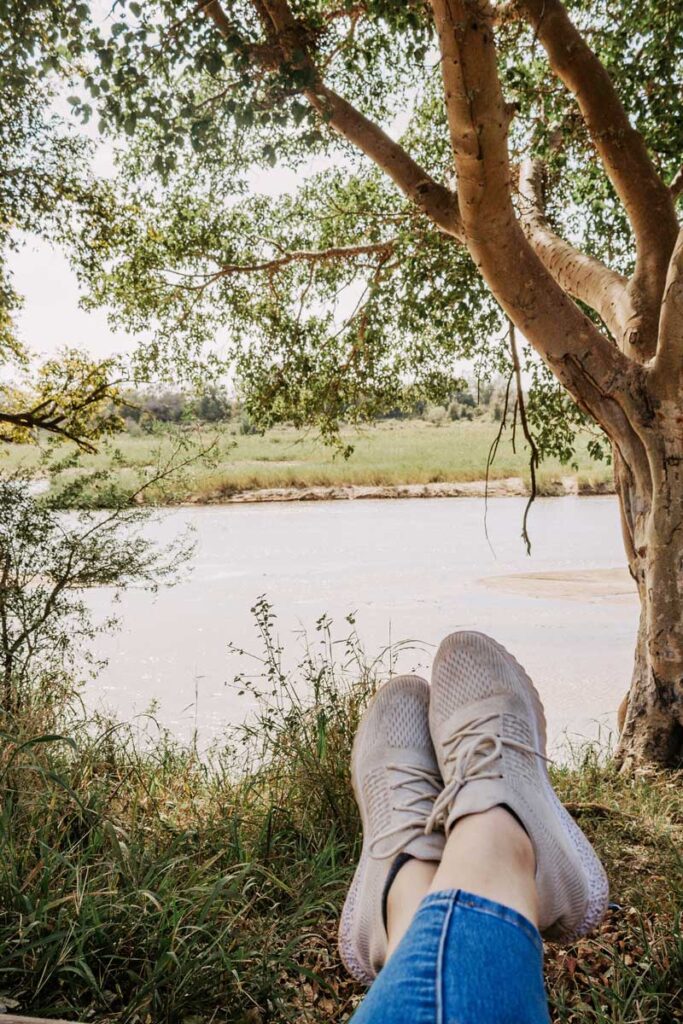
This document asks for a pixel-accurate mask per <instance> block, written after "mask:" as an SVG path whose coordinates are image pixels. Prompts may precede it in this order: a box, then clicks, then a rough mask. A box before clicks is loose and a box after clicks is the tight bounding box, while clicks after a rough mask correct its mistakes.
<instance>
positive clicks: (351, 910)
mask: <svg viewBox="0 0 683 1024" xmlns="http://www.w3.org/2000/svg"><path fill="white" fill-rule="evenodd" d="M406 682H410V684H411V687H414V686H415V685H416V684H417V685H418V686H419V687H420V689H424V691H425V694H426V696H427V699H429V683H428V682H427V680H426V679H423V678H422V677H421V676H396V677H395V678H394V679H390V680H389V681H388V682H387V683H385V684H384V686H382V687H380V689H379V690H378V691H377V693H376V694H375V695H374V697H373V698H372V700H371V701H370V703H369V704H368V706H367V708H366V709H365V713H364V715H363V718H362V720H361V723H360V725H359V727H358V731H357V732H356V736H355V739H354V741H353V748H352V750H351V783H352V785H353V792H354V794H355V797H356V803H357V804H358V809H359V811H360V816H361V822H362V825H363V846H362V848H361V855H360V859H359V861H358V866H357V868H356V870H355V873H354V876H353V880H352V882H351V886H350V888H349V891H348V893H347V895H346V899H345V900H344V906H343V908H342V912H341V917H340V919H339V938H338V946H339V955H340V956H341V958H342V961H343V963H344V966H345V967H346V969H347V971H348V972H349V974H351V975H352V976H353V977H354V978H355V979H356V981H360V982H362V983H363V984H365V985H371V984H372V982H373V981H374V980H375V977H376V973H375V971H373V970H372V966H371V965H370V964H367V963H363V962H362V961H361V960H360V959H359V957H358V955H357V952H356V943H355V942H354V938H353V923H354V918H355V915H356V907H357V903H358V894H359V892H360V890H361V889H362V887H363V878H364V874H365V869H366V867H367V863H368V860H369V859H370V855H369V852H368V850H369V838H368V823H367V820H366V812H365V801H364V799H363V796H362V792H363V790H362V786H361V781H360V779H359V777H358V772H357V764H356V762H357V757H358V751H359V750H360V746H361V743H362V741H363V736H364V732H365V730H366V728H367V723H368V722H369V720H370V715H371V713H372V712H373V710H374V709H375V707H376V705H377V704H378V703H380V702H382V701H384V700H386V697H387V690H388V688H391V689H392V690H394V689H396V688H397V687H398V686H402V685H404V684H405V683H406Z"/></svg>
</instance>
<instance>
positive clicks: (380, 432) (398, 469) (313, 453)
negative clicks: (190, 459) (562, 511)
mask: <svg viewBox="0 0 683 1024" xmlns="http://www.w3.org/2000/svg"><path fill="white" fill-rule="evenodd" d="M496 430H497V424H495V423H494V422H492V421H491V420H488V419H481V420H474V421H472V422H469V421H456V422H451V421H450V420H446V421H445V422H444V423H443V424H441V425H438V426H437V425H434V424H433V423H430V422H426V421H423V420H407V421H397V420H389V421H385V422H382V423H379V424H376V425H374V426H371V427H368V428H367V429H365V430H363V431H361V432H358V431H351V430H345V431H344V433H343V440H344V443H348V444H352V445H353V448H354V451H353V453H352V454H351V456H350V457H349V458H348V459H345V458H344V457H343V456H342V455H340V454H338V453H336V452H335V451H334V450H332V449H331V448H329V447H327V446H325V445H324V444H323V443H322V442H321V441H320V440H319V439H318V438H316V437H315V436H314V435H312V434H311V435H308V436H306V435H303V434H302V433H300V432H297V431H295V430H294V429H288V428H281V429H277V430H271V431H268V433H266V434H265V435H264V436H260V435H241V434H240V433H238V431H237V428H236V427H232V428H231V427H222V428H216V429H210V428H208V427H204V428H186V429H183V430H180V429H178V428H174V429H170V430H167V431H165V432H162V433H158V434H154V435H143V436H139V437H133V436H130V435H128V434H123V435H120V436H119V437H117V438H115V440H114V441H113V442H112V443H111V445H110V446H108V447H106V448H105V447H103V448H102V449H101V450H100V452H99V453H98V454H97V455H94V456H85V457H83V458H82V459H81V461H80V465H79V467H78V468H72V469H68V470H65V471H63V472H62V473H60V474H57V475H56V476H55V477H53V484H54V485H55V486H57V487H61V486H63V485H64V484H65V483H67V482H68V481H69V480H71V479H73V477H74V476H75V475H77V474H79V473H84V472H87V471H91V470H93V469H94V470H102V471H103V481H102V482H101V483H100V484H98V485H97V486H98V487H99V488H100V489H104V488H111V487H112V486H119V487H121V488H128V489H131V488H134V487H135V486H136V484H137V482H138V481H139V480H140V479H141V478H144V476H145V475H146V474H147V475H148V474H150V473H152V472H153V471H154V467H156V466H157V465H158V464H159V462H160V461H161V462H162V463H163V462H164V460H167V459H168V458H169V457H170V456H171V453H172V452H173V451H174V450H175V449H176V447H177V445H178V442H179V440H180V439H182V440H183V441H184V443H185V444H186V445H187V450H188V452H189V453H191V452H199V451H201V450H202V449H203V448H206V447H208V446H211V445H212V446H213V447H212V448H211V451H210V453H209V454H208V455H207V456H205V457H202V458H200V459H199V460H198V461H197V462H196V463H195V464H194V465H191V466H189V467H187V468H186V469H185V470H184V471H183V472H182V473H179V474H176V475H175V476H174V477H173V478H172V479H169V480H168V481H166V482H165V483H164V484H163V485H160V486H159V487H156V488H153V489H152V490H151V491H150V492H149V494H148V495H147V499H148V500H155V501H161V502H164V503H173V502H180V501H188V500H192V501H199V502H201V501H220V500H221V499H225V498H226V497H229V496H230V495H232V494H235V493H238V492H241V491H247V490H254V489H261V488H273V487H296V488H304V487H315V486H339V485H344V484H357V485H377V486H382V485H391V484H410V483H416V484H424V483H438V482H462V481H471V480H482V479H483V477H484V474H485V468H486V459H487V455H488V451H489V448H490V446H491V442H492V441H493V439H494V437H495V433H496ZM517 441H518V445H517V451H516V452H515V451H513V447H512V441H511V437H510V436H509V434H508V435H507V436H506V437H505V438H504V440H503V441H502V442H501V444H500V447H499V449H498V454H497V457H496V460H495V462H494V464H493V466H492V468H491V474H490V475H491V478H492V479H498V478H503V477H522V478H523V479H525V480H526V481H528V479H529V470H528V453H527V451H526V450H525V449H524V448H523V447H522V446H521V445H520V443H519V442H520V441H521V438H520V437H519V436H518V438H517ZM586 441H587V439H585V440H584V441H583V443H582V444H581V445H580V448H579V451H578V455H577V466H578V468H573V467H571V466H562V465H560V463H559V462H558V461H556V460H549V461H547V462H545V463H543V464H542V466H541V469H540V471H539V474H538V478H539V485H540V491H541V493H544V494H548V493H557V492H558V489H559V488H558V481H560V480H561V478H563V477H567V476H570V477H571V476H574V477H576V478H577V479H578V485H579V489H580V490H583V491H588V492H590V491H592V490H594V489H596V488H597V489H604V488H605V487H609V485H610V483H611V479H612V473H611V467H610V466H607V465H604V464H600V463H594V462H592V461H591V459H590V457H589V456H588V454H587V452H586ZM182 457H184V456H182ZM18 464H23V465H26V466H29V467H32V468H33V469H35V471H36V472H42V470H41V469H40V453H39V451H38V450H36V449H29V448H27V447H25V446H24V447H18V446H13V447H11V448H9V449H8V451H7V452H6V454H5V465H6V466H7V467H8V468H13V467H15V466H17V465H18ZM95 489H96V488H95Z"/></svg>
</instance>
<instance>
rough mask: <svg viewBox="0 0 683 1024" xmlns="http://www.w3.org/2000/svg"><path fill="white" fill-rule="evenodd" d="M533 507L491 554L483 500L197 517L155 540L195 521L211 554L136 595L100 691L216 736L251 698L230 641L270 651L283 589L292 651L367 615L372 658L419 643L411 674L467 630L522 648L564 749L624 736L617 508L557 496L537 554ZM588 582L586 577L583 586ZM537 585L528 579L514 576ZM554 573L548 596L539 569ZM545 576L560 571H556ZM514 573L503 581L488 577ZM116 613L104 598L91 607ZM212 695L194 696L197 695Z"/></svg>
mask: <svg viewBox="0 0 683 1024" xmlns="http://www.w3.org/2000/svg"><path fill="white" fill-rule="evenodd" d="M523 507H524V500H523V499H518V498H500V499H495V500H492V501H491V502H489V513H488V532H489V538H490V541H491V545H492V548H493V550H491V547H489V544H488V543H487V540H486V537H485V535H484V527H483V502H482V500H481V499H478V498H471V499H470V498H456V499H415V500H412V499H406V500H395V501H391V500H388V501H374V500H371V501H339V502H315V503H299V504H297V503H292V504H286V505H283V504H262V505H246V506H232V507H212V508H192V509H181V510H176V511H173V512H171V513H168V514H166V515H164V516H163V517H162V519H161V521H160V522H159V523H157V524H156V525H155V535H157V536H159V537H171V536H173V535H174V534H175V533H177V532H178V531H179V530H181V529H182V528H184V527H185V526H186V525H187V524H188V523H191V524H192V525H193V526H194V528H195V530H196V538H197V551H196V555H195V557H194V559H193V566H192V572H191V573H190V574H189V575H188V577H187V579H186V580H185V582H183V583H181V584H179V585H178V586H176V587H175V588H173V589H170V590H162V591H160V592H159V593H158V594H157V595H156V596H152V595H150V594H146V593H144V592H142V591H130V592H128V593H127V594H125V595H124V596H123V599H122V602H121V605H120V614H121V617H122V620H123V628H122V630H121V631H120V632H119V633H118V634H117V635H116V636H114V637H113V638H102V639H101V640H100V641H99V653H101V654H102V655H104V656H106V657H108V658H109V665H108V667H107V668H106V670H105V671H104V673H103V674H102V675H101V676H100V678H99V680H98V681H97V683H96V684H93V686H92V688H91V690H90V691H89V695H88V697H89V700H90V702H91V703H93V704H98V703H101V702H103V703H104V704H105V705H107V706H109V707H112V708H114V709H116V711H117V712H118V713H119V714H122V715H125V716H130V715H131V714H133V713H135V712H136V711H142V710H144V709H145V707H147V705H148V704H149V703H150V701H151V700H153V699H155V698H157V699H158V700H159V702H160V705H161V711H160V716H159V717H160V719H161V721H163V722H164V723H165V724H167V725H169V726H170V727H171V728H172V729H173V730H174V731H175V732H176V733H178V734H179V735H182V736H188V735H189V734H190V733H191V732H192V730H193V728H194V727H195V724H196V725H197V726H198V728H199V730H200V735H201V737H202V739H203V740H204V741H207V740H208V739H210V738H211V737H212V736H213V735H215V734H216V733H218V732H220V731H221V729H222V727H223V726H224V725H225V724H226V723H230V722H235V721H238V720H241V719H242V718H243V717H244V716H245V714H246V713H247V711H248V707H249V704H248V701H247V699H246V698H240V697H238V696H237V693H236V691H235V690H234V689H233V688H232V687H231V686H230V685H226V684H229V683H230V682H231V680H232V678H233V676H234V674H235V673H236V672H237V671H239V670H241V669H249V668H250V664H249V660H248V659H247V658H246V657H242V658H240V657H235V656H228V653H227V645H228V642H229V641H233V643H235V644H236V645H237V646H238V647H241V648H246V649H247V650H254V649H256V634H255V630H254V623H253V618H252V616H251V615H250V608H251V606H252V605H253V604H254V601H255V599H256V598H257V596H258V595H260V594H267V595H268V598H269V599H270V600H271V601H272V603H273V604H274V606H275V610H276V612H277V615H278V632H279V636H280V639H281V641H283V642H284V644H285V646H287V645H288V644H291V643H292V642H293V634H294V633H295V632H297V633H298V632H300V630H301V628H302V627H304V628H306V629H308V630H313V628H314V624H315V621H316V619H318V617H319V616H320V615H321V614H322V613H323V612H327V613H329V615H331V616H332V618H333V619H334V620H335V622H336V623H337V632H338V635H339V636H344V635H346V633H347V632H348V626H347V625H346V623H345V622H344V617H345V616H346V615H347V614H348V613H349V612H353V613H354V614H355V618H356V621H357V628H358V631H359V633H360V636H361V638H362V639H363V641H364V643H365V645H366V647H367V648H368V650H369V651H371V652H374V651H377V650H378V649H379V648H380V647H383V646H385V645H386V644H387V643H388V642H389V641H398V640H404V639H412V640H416V641H419V642H420V649H418V650H416V649H412V650H410V651H406V652H404V653H403V654H401V655H400V657H399V665H398V667H399V669H400V670H409V669H418V670H422V671H423V672H426V673H427V672H428V670H429V661H430V658H431V655H432V654H433V650H434V645H435V644H438V642H439V640H440V638H441V637H443V636H444V635H445V634H446V633H448V632H450V631H451V630H453V629H460V628H476V629H482V630H484V631H486V632H489V633H492V634H493V635H494V636H495V637H496V638H497V639H498V640H500V641H501V642H502V643H504V644H505V645H506V646H508V647H509V648H510V649H511V650H512V651H513V653H514V654H515V655H516V657H517V658H518V659H519V660H520V661H522V663H523V664H524V665H525V667H526V668H527V670H528V671H529V672H530V674H531V675H532V676H533V678H534V680H535V682H536V684H537V686H538V689H539V690H540V693H541V696H542V697H543V699H544V701H545V704H546V710H547V713H548V724H549V737H550V739H551V741H555V742H557V741H558V740H559V739H561V736H562V734H563V733H564V732H565V731H568V732H569V733H570V734H579V735H594V734H595V733H596V731H597V728H598V722H600V723H602V724H603V725H607V726H608V727H612V726H613V723H614V720H615V711H616V708H617V706H618V704H619V701H620V700H621V697H622V696H623V694H624V692H625V690H626V686H627V682H628V678H629V675H630V667H631V657H632V647H633V642H634V637H635V631H636V618H637V602H636V599H635V597H632V598H631V597H629V596H628V584H626V585H625V584H624V578H623V574H622V573H616V574H614V573H613V574H612V578H613V579H614V580H615V581H616V582H615V584H614V586H612V585H611V584H610V583H609V577H606V579H602V578H601V574H599V573H597V574H596V573H595V572H592V573H591V572H587V573H586V572H585V571H587V570H597V569H610V570H614V569H619V568H623V565H624V556H623V551H622V548H621V539H620V532H619V519H618V510H617V505H616V499H614V498H609V497H595V498H588V497H586V498H578V497H566V498H547V499H541V500H539V501H538V502H537V503H536V505H535V506H534V508H533V511H532V513H531V519H530V530H531V537H532V544H533V549H532V554H531V557H527V556H526V554H525V551H524V546H523V544H522V541H521V539H520V526H521V516H522V511H523ZM577 570H580V571H581V573H582V574H583V575H584V576H585V579H584V582H583V584H582V583H581V582H580V581H581V576H580V575H578V576H577V575H576V573H577ZM519 573H524V574H525V575H526V576H527V579H526V581H525V582H524V585H521V584H520V583H519V582H517V583H515V582H514V581H513V582H512V583H511V584H510V585H509V586H507V585H506V584H505V582H504V581H503V582H502V583H501V581H500V577H506V576H509V575H510V574H519ZM537 573H543V574H546V576H545V578H542V579H541V581H540V582H539V583H538V584H537V585H536V584H535V583H534V579H533V577H532V578H531V579H529V577H528V574H533V575H534V576H535V574H537ZM547 574H552V575H551V576H550V577H548V576H547ZM492 577H496V578H498V579H497V580H496V581H493V580H492V581H491V583H490V584H487V582H486V581H487V580H490V578H492ZM90 600H91V602H92V605H93V607H94V608H95V609H96V611H97V612H98V613H103V614H104V613H105V612H107V611H108V610H109V609H110V602H111V594H110V593H109V592H107V591H106V590H104V589H103V590H101V591H98V592H97V593H93V594H92V595H91V597H90ZM195 698H196V699H195Z"/></svg>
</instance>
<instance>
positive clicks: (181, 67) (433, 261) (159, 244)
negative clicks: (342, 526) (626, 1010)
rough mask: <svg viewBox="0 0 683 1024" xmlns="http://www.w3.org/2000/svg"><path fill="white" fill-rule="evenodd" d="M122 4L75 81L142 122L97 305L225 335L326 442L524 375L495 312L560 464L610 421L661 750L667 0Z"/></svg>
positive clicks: (677, 306)
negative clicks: (478, 369) (267, 185)
mask: <svg viewBox="0 0 683 1024" xmlns="http://www.w3.org/2000/svg"><path fill="white" fill-rule="evenodd" d="M119 11H120V13H119V15H118V16H117V20H116V21H115V23H114V24H113V25H112V26H111V27H110V30H108V32H109V34H108V35H107V36H106V37H105V36H99V37H98V38H97V39H96V40H95V41H94V43H93V50H94V52H95V53H96V60H95V62H94V64H93V66H92V67H89V68H88V72H87V75H86V76H85V78H84V84H85V87H86V88H87V89H88V90H89V91H90V94H91V96H94V97H95V98H96V99H97V100H98V102H99V103H100V112H101V117H102V127H103V129H104V130H111V131H115V130H123V131H125V132H126V133H127V134H128V135H129V136H130V138H131V143H130V145H129V148H128V153H127V154H126V155H125V156H122V158H121V175H120V179H119V183H118V202H119V206H118V211H116V210H113V211H112V213H111V214H110V215H109V216H108V217H107V218H106V219H103V218H96V219H95V220H93V221H91V222H90V223H89V225H88V226H87V227H86V229H85V230H84V232H83V233H82V235H81V236H80V239H79V244H80V247H81V263H82V265H83V267H84V268H85V270H84V273H85V274H86V276H87V277H88V278H89V280H90V283H91V288H92V301H93V302H103V303H108V304H109V305H110V306H111V307H113V309H114V310H115V313H114V315H115V317H118V318H119V319H121V320H123V321H124V322H125V323H126V324H127V326H128V327H131V328H142V327H148V326H149V325H150V323H154V324H155V325H156V332H155V337H154V341H153V343H152V345H151V346H148V347H147V348H146V349H145V350H144V352H143V358H144V359H147V360H151V361H153V362H154V363H155V365H157V366H163V365H164V363H166V364H172V365H174V366H175V367H176V368H177V367H178V366H180V365H182V364H183V362H184V363H186V364H188V365H189V364H191V363H192V362H193V361H194V360H195V359H196V358H197V356H198V353H200V352H201V351H202V346H204V345H205V343H207V342H209V343H211V344H214V343H215V340H216V337H217V336H220V335H221V333H222V335H223V337H224V340H225V341H226V343H227V342H229V351H230V356H231V358H232V359H233V360H234V361H236V363H237V369H238V373H239V375H240V377H241V383H242V388H243V389H244V391H245V392H246V396H247V407H248V410H249V412H250V414H252V415H254V416H255V417H257V418H258V419H259V421H260V422H266V423H267V422H272V421H273V420H274V419H276V418H278V417H284V416H288V417H289V418H294V419H295V421H296V420H298V421H299V422H305V421H311V420H315V421H317V422H318V423H320V424H321V425H322V427H323V429H324V430H327V431H328V433H330V434H334V430H335V428H336V425H337V423H338V420H339V418H340V416H341V415H348V413H349V411H351V412H352V413H355V414H357V415H358V416H366V415H374V414H377V412H379V411H381V410H382V409H384V410H386V409H388V408H392V407H395V406H396V405H397V404H400V402H401V401H404V400H405V399H406V398H408V399H409V400H410V401H414V400H415V397H417V396H422V397H425V396H426V397H429V398H430V399H431V400H433V401H440V402H443V401H444V400H445V398H446V397H447V395H448V391H449V390H450V389H449V382H450V383H451V385H452V377H453V359H454V357H456V356H463V355H465V356H471V357H474V358H476V359H477V360H478V361H479V363H480V366H482V367H484V368H485V369H486V368H488V370H489V371H494V370H503V371H505V372H507V373H510V372H511V370H512V371H514V372H515V373H516V374H517V376H518V378H519V359H518V357H517V355H516V353H515V352H514V351H512V352H510V351H508V350H507V348H506V347H505V344H504V342H502V341H501V340H500V339H501V337H502V328H503V318H502V316H501V311H502V314H504V317H505V318H509V320H510V321H511V323H512V324H513V325H515V327H516V328H518V329H519V331H520V332H521V333H522V334H523V336H524V338H526V340H527V341H528V343H529V344H530V345H531V346H532V348H533V350H535V352H536V353H537V355H538V357H540V361H541V362H540V363H539V362H538V361H536V360H534V359H532V358H530V357H529V354H528V353H526V354H525V355H523V356H522V359H524V360H525V361H526V365H527V368H528V369H529V370H530V372H531V373H532V374H533V375H534V378H535V383H534V388H532V393H531V395H530V397H529V403H528V417H527V427H528V433H529V437H532V436H533V438H534V439H535V440H534V446H535V451H536V452H537V454H538V455H539V456H542V455H543V454H545V453H547V452H548V451H556V452H558V453H559V454H561V455H562V456H563V457H565V458H568V457H571V452H572V435H573V432H574V430H575V428H576V427H577V426H579V425H581V424H582V423H585V422H592V423H594V424H597V425H599V427H600V428H601V429H602V430H603V431H604V433H605V435H606V437H607V439H608V441H609V445H610V447H611V451H612V454H613V459H614V467H615V477H616V484H617V489H618V493H619V501H620V506H621V513H622V529H623V535H624V543H625V547H626V554H627V558H628V562H629V567H630V570H631V573H632V575H633V577H634V579H635V581H636V583H637V586H638V592H639V595H640V599H641V607H642V613H641V624H640V630H639V636H638V642H637V651H636V659H635V669H634V674H633V680H632V684H631V690H630V702H629V709H628V714H627V718H626V724H625V728H624V731H623V734H622V737H621V741H620V757H621V758H622V759H623V760H624V761H625V762H626V763H628V764H631V763H633V762H635V761H641V760H651V761H655V762H659V763H664V764H671V763H675V762H677V761H678V760H679V759H680V756H681V753H682V752H683V614H682V612H683V573H682V572H681V565H682V564H683V525H682V517H681V501H682V500H683V470H682V466H683V431H682V429H681V422H680V413H679V407H680V396H681V375H682V372H683V360H682V358H681V357H682V353H683V284H682V270H681V268H682V266H683V243H682V242H681V235H680V229H679V223H678V218H677V214H676V210H675V200H676V197H677V196H678V194H679V193H680V191H681V184H682V181H683V178H682V176H681V173H680V170H679V169H678V167H679V161H680V153H681V148H682V145H681V143H682V140H683V126H682V122H681V110H680V102H679V101H680V89H679V87H678V82H677V76H678V70H679V68H680V53H681V38H682V36H683V10H681V7H680V5H671V4H669V3H666V2H665V0H644V2H643V3H641V4H638V5H627V4H616V3H613V2H612V0H595V2H589V0H570V2H569V3H568V4H567V5H566V6H565V5H563V4H562V3H561V2H560V0H510V2H508V3H500V4H492V5H489V4H486V3H484V2H483V0H430V2H429V3H427V2H423V0H414V2H406V3H401V4H396V3H391V2H390V0H360V2H359V3H355V2H351V0H341V2H339V0H251V2H247V0H245V2H243V3H237V2H234V3H232V2H231V3H226V4H225V5H222V4H221V3H220V2H219V0H208V2H200V3H198V4H196V5H194V6H192V5H188V6H187V7H186V8H184V9H183V10H180V11H179V9H178V6H177V4H173V3H170V2H169V0H157V2H156V3H151V4H146V5H144V6H142V5H139V4H135V3H131V4H129V5H128V6H127V7H125V8H124V7H123V5H121V7H120V8H119ZM439 79H440V81H439ZM76 108H77V109H78V107H77V105H76ZM398 110H402V111H404V112H405V113H406V114H407V115H409V116H404V117H403V119H402V122H403V123H402V125H401V126H399V128H398V131H399V133H401V132H402V134H401V137H400V140H399V141H397V139H396V138H395V135H396V133H397V132H396V114H397V111H398ZM392 121H393V122H394V131H393V133H392V132H390V131H388V130H387V126H388V125H391V123H392ZM311 153H318V154H320V155H321V157H322V159H323V161H324V168H323V170H322V171H321V172H320V173H319V174H317V175H316V176H313V177H311V178H309V179H306V180H304V181H303V182H301V185H300V187H299V189H298V191H297V192H296V193H295V194H294V195H284V196H277V197H275V198H268V197H265V196H255V195H248V194H247V195H246V198H245V197H244V195H245V193H248V191H249V179H248V177H247V172H248V170H249V169H250V168H251V167H253V166H254V165H255V164H261V165H263V166H268V165H273V164H275V163H278V164H279V165H280V166H285V165H288V166H290V167H300V166H301V163H302V160H303V159H304V157H305V156H307V155H309V154H311ZM340 153H341V154H342V160H341V161H340V160H339V154H340ZM335 154H336V155H335ZM361 158H362V159H361ZM152 175H156V180H154V181H153V179H152V177H151V176H152ZM152 182H153V183H152ZM340 294H341V295H342V296H344V295H345V296H347V298H348V296H349V295H350V294H353V295H354V302H351V303H348V302H347V304H346V305H344V302H342V303H341V304H340V303H339V301H338V298H339V295H340ZM359 295H360V297H358V296H359ZM497 329H498V330H497ZM511 337H514V335H513V334H512V333H511ZM492 339H493V340H492ZM211 358H216V357H215V349H214V350H212V353H211ZM408 379H410V380H411V382H412V385H411V387H409V388H406V386H405V382H406V380H408ZM411 388H412V390H411ZM518 391H519V388H518ZM519 393H520V396H521V391H519ZM520 405H521V403H520ZM520 413H523V409H522V408H521V407H520ZM532 450H534V449H532ZM594 451H595V452H596V453H597V454H600V453H601V445H600V441H599V440H596V441H595V442H594Z"/></svg>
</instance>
